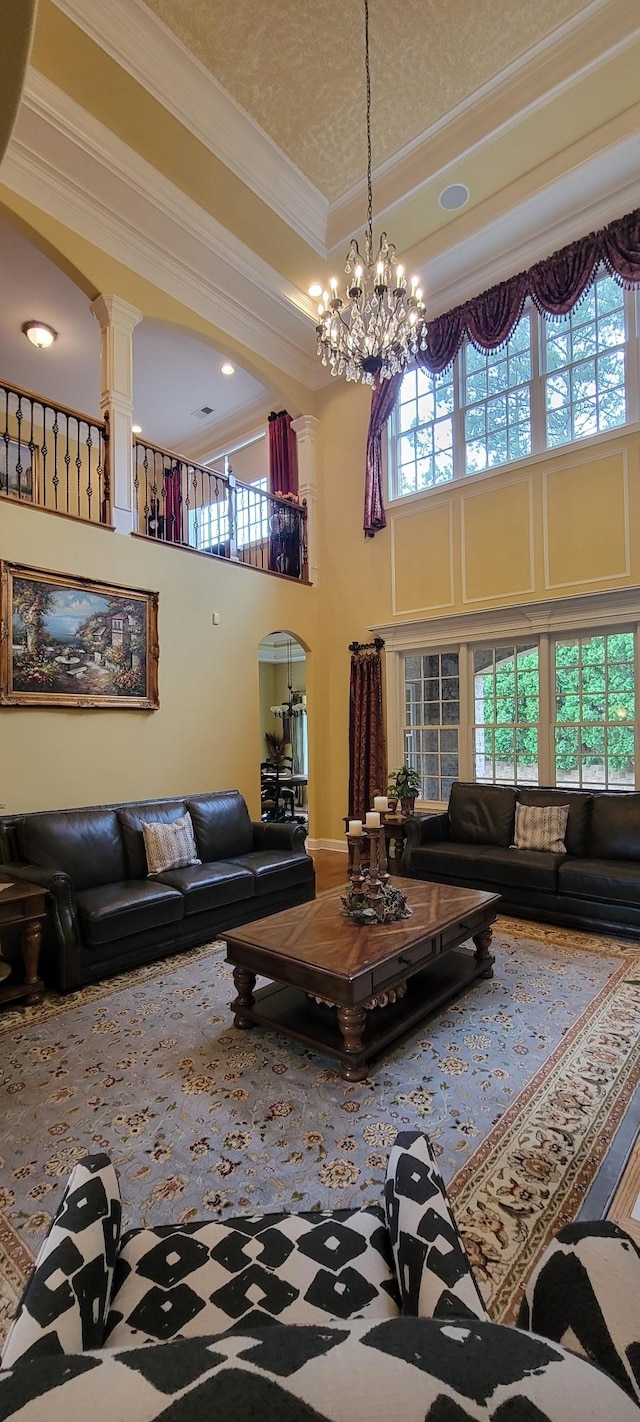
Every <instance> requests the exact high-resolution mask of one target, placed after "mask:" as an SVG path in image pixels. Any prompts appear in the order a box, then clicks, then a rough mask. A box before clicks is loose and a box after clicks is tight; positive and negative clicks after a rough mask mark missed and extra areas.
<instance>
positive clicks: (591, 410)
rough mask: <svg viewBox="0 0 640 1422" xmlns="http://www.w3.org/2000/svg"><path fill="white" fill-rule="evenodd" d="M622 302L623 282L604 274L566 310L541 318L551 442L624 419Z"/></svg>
mask: <svg viewBox="0 0 640 1422" xmlns="http://www.w3.org/2000/svg"><path fill="white" fill-rule="evenodd" d="M624 305H625V302H624V291H623V290H622V288H621V287H619V286H618V284H617V282H615V281H614V280H613V278H612V277H601V279H600V280H599V281H596V282H594V285H593V286H592V288H591V290H590V291H589V292H588V293H587V295H586V296H585V298H584V300H583V301H581V302H580V305H579V306H576V307H574V309H573V311H571V312H570V313H569V315H568V316H565V317H563V318H562V320H561V321H558V322H553V323H551V322H549V321H545V322H544V323H543V329H544V336H545V340H544V354H545V372H546V373H545V407H546V434H547V444H548V445H556V444H566V443H567V442H568V441H569V440H572V439H585V438H586V437H587V436H588V435H594V434H599V433H600V431H601V430H610V429H614V428H615V426H616V425H623V424H624V422H625V420H626V396H625V363H624V354H625V311H624Z"/></svg>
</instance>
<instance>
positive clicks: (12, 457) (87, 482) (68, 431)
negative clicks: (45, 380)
mask: <svg viewBox="0 0 640 1422" xmlns="http://www.w3.org/2000/svg"><path fill="white" fill-rule="evenodd" d="M0 402H1V409H0V494H4V495H5V497H8V498H12V499H18V500H20V501H21V502H22V503H28V504H36V505H39V506H40V507H41V508H44V509H49V510H50V511H53V512H54V513H64V514H69V515H70V516H71V517H72V518H80V519H89V520H90V522H92V523H103V524H108V523H109V522H110V519H111V505H110V480H109V429H108V424H107V422H106V420H95V419H93V418H92V416H91V415H83V414H82V413H81V412H80V411H79V410H72V409H69V408H68V407H67V406H66V405H57V404H54V403H53V402H52V401H51V400H47V399H45V398H44V397H43V396H42V395H34V394H32V392H31V391H30V390H21V389H20V387H19V386H17V385H8V384H7V383H6V382H5V381H0Z"/></svg>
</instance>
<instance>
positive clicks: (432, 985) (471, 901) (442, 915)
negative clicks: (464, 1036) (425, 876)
mask: <svg viewBox="0 0 640 1422" xmlns="http://www.w3.org/2000/svg"><path fill="white" fill-rule="evenodd" d="M393 883H394V884H397V885H398V887H399V888H401V889H404V891H405V893H406V895H407V899H408V901H409V904H410V906H411V908H412V909H413V913H412V916H411V918H405V919H401V920H400V921H399V922H398V923H387V924H377V925H376V927H375V928H368V927H361V926H359V925H358V924H355V923H353V922H352V920H351V919H350V918H347V917H346V915H345V914H343V913H342V912H341V904H340V894H341V892H342V891H341V890H340V889H330V890H328V892H327V893H324V894H319V895H318V897H317V898H316V899H313V900H312V901H311V903H306V904H300V905H299V906H298V907H297V908H292V909H286V910H285V911H284V913H276V914H272V916H271V917H270V918H260V919H257V920H256V921H255V922H254V923H246V924H244V926H243V927H242V928H234V929H232V930H231V931H230V932H229V933H227V934H225V937H226V942H227V962H228V963H232V964H233V967H234V972H233V980H234V983H235V985H236V991H237V994H238V995H237V997H236V999H235V1001H234V1002H233V1003H232V1007H233V1011H234V1014H235V1016H234V1026H236V1027H239V1028H241V1029H246V1028H249V1027H254V1026H260V1027H270V1028H272V1029H274V1030H276V1031H278V1032H283V1033H285V1035H286V1036H288V1037H295V1038H296V1040H297V1041H299V1042H304V1043H306V1044H307V1045H308V1046H312V1047H316V1048H317V1049H318V1051H320V1052H325V1053H327V1054H328V1055H329V1056H331V1057H337V1059H338V1061H339V1062H340V1064H341V1074H342V1076H343V1077H345V1078H346V1079H347V1081H362V1080H363V1079H364V1077H365V1076H366V1075H367V1062H368V1061H370V1059H371V1057H373V1056H376V1055H377V1053H378V1052H380V1051H382V1050H383V1048H384V1047H386V1046H388V1045H389V1043H390V1042H393V1041H394V1040H395V1038H396V1037H399V1036H401V1035H402V1033H404V1032H407V1031H408V1030H409V1028H411V1027H413V1026H414V1025H415V1023H417V1022H420V1021H421V1020H422V1018H424V1017H427V1016H428V1015H429V1013H431V1012H435V1010H436V1008H438V1007H440V1006H441V1004H442V1003H443V1002H446V1001H447V999H448V998H450V997H454V996H455V994H456V993H459V992H461V991H462V989H463V988H465V987H467V986H468V985H469V983H472V982H473V981H474V979H475V978H490V977H493V961H494V960H493V957H492V955H491V952H490V945H491V938H492V931H491V924H492V923H493V922H494V920H495V919H496V917H497V911H498V910H497V906H498V903H499V895H498V894H485V893H482V892H480V891H476V890H475V889H458V888H455V887H453V886H452V885H450V884H429V883H425V882H424V881H423V880H420V879H399V878H395V877H394V879H393ZM469 940H472V941H473V943H474V945H475V952H473V951H471V950H470V949H469V948H461V947H460V945H461V944H463V943H467V942H468V941H469ZM258 974H260V975H262V976H264V977H267V978H271V979H272V981H271V983H270V984H269V986H268V987H265V988H261V989H260V990H259V991H258V992H257V993H255V994H254V987H255V982H256V976H257V975H258Z"/></svg>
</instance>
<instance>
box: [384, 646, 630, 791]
mask: <svg viewBox="0 0 640 1422" xmlns="http://www.w3.org/2000/svg"><path fill="white" fill-rule="evenodd" d="M639 626H640V624H635V625H634V626H632V627H629V626H627V627H623V628H615V629H606V628H605V629H598V630H594V631H593V632H592V633H589V632H582V633H580V634H576V635H569V634H564V633H561V634H557V635H545V636H542V637H539V638H531V637H529V638H526V639H525V638H523V639H522V640H520V641H515V640H514V641H513V642H510V643H507V644H505V643H503V642H500V643H495V644H493V645H488V644H487V643H482V644H480V643H478V644H476V645H473V644H472V643H469V644H468V645H467V644H465V645H464V646H460V647H458V648H453V647H450V648H448V649H447V650H446V651H439V650H436V649H433V650H431V651H430V650H428V649H427V650H425V651H424V652H421V653H420V654H417V653H413V652H412V653H408V654H407V655H406V656H404V657H403V671H404V676H403V680H404V725H403V745H404V756H405V760H406V762H407V764H408V765H411V766H413V767H414V768H415V769H416V770H418V771H419V773H420V775H421V777H422V796H421V798H422V799H423V800H426V801H428V802H436V803H437V802H446V801H447V800H448V797H449V791H450V789H451V782H452V781H453V780H455V779H457V778H460V779H463V780H477V781H479V782H481V783H484V784H494V785H500V784H503V785H509V784H510V785H513V784H519V785H522V784H527V783H528V784H532V785H538V784H540V785H571V786H583V787H584V788H585V789H599V790H607V789H608V790H616V789H630V788H631V789H632V788H633V787H634V786H635V785H636V783H637V779H638V777H637V775H636V742H637V734H638V722H637V708H636V679H637V674H638V671H637V666H638V663H637V655H638V654H637V648H638V635H639Z"/></svg>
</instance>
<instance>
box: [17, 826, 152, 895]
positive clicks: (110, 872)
mask: <svg viewBox="0 0 640 1422" xmlns="http://www.w3.org/2000/svg"><path fill="white" fill-rule="evenodd" d="M18 838H19V843H20V853H21V855H22V858H23V859H26V861H27V863H28V864H39V865H41V866H42V868H43V869H49V868H55V869H62V870H64V873H65V874H68V875H69V878H70V880H71V883H72V884H73V887H74V889H90V888H93V887H94V886H95V885H98V884H110V883H113V881H114V880H115V879H124V878H126V874H127V866H126V859H125V852H124V846H123V842H122V835H121V833H120V825H119V823H118V817H117V815H116V812H115V810H58V811H57V812H56V813H52V814H44V815H29V816H28V817H27V818H26V819H24V820H23V821H22V823H21V825H20V829H19V832H18ZM143 873H146V869H145V870H143Z"/></svg>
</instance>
